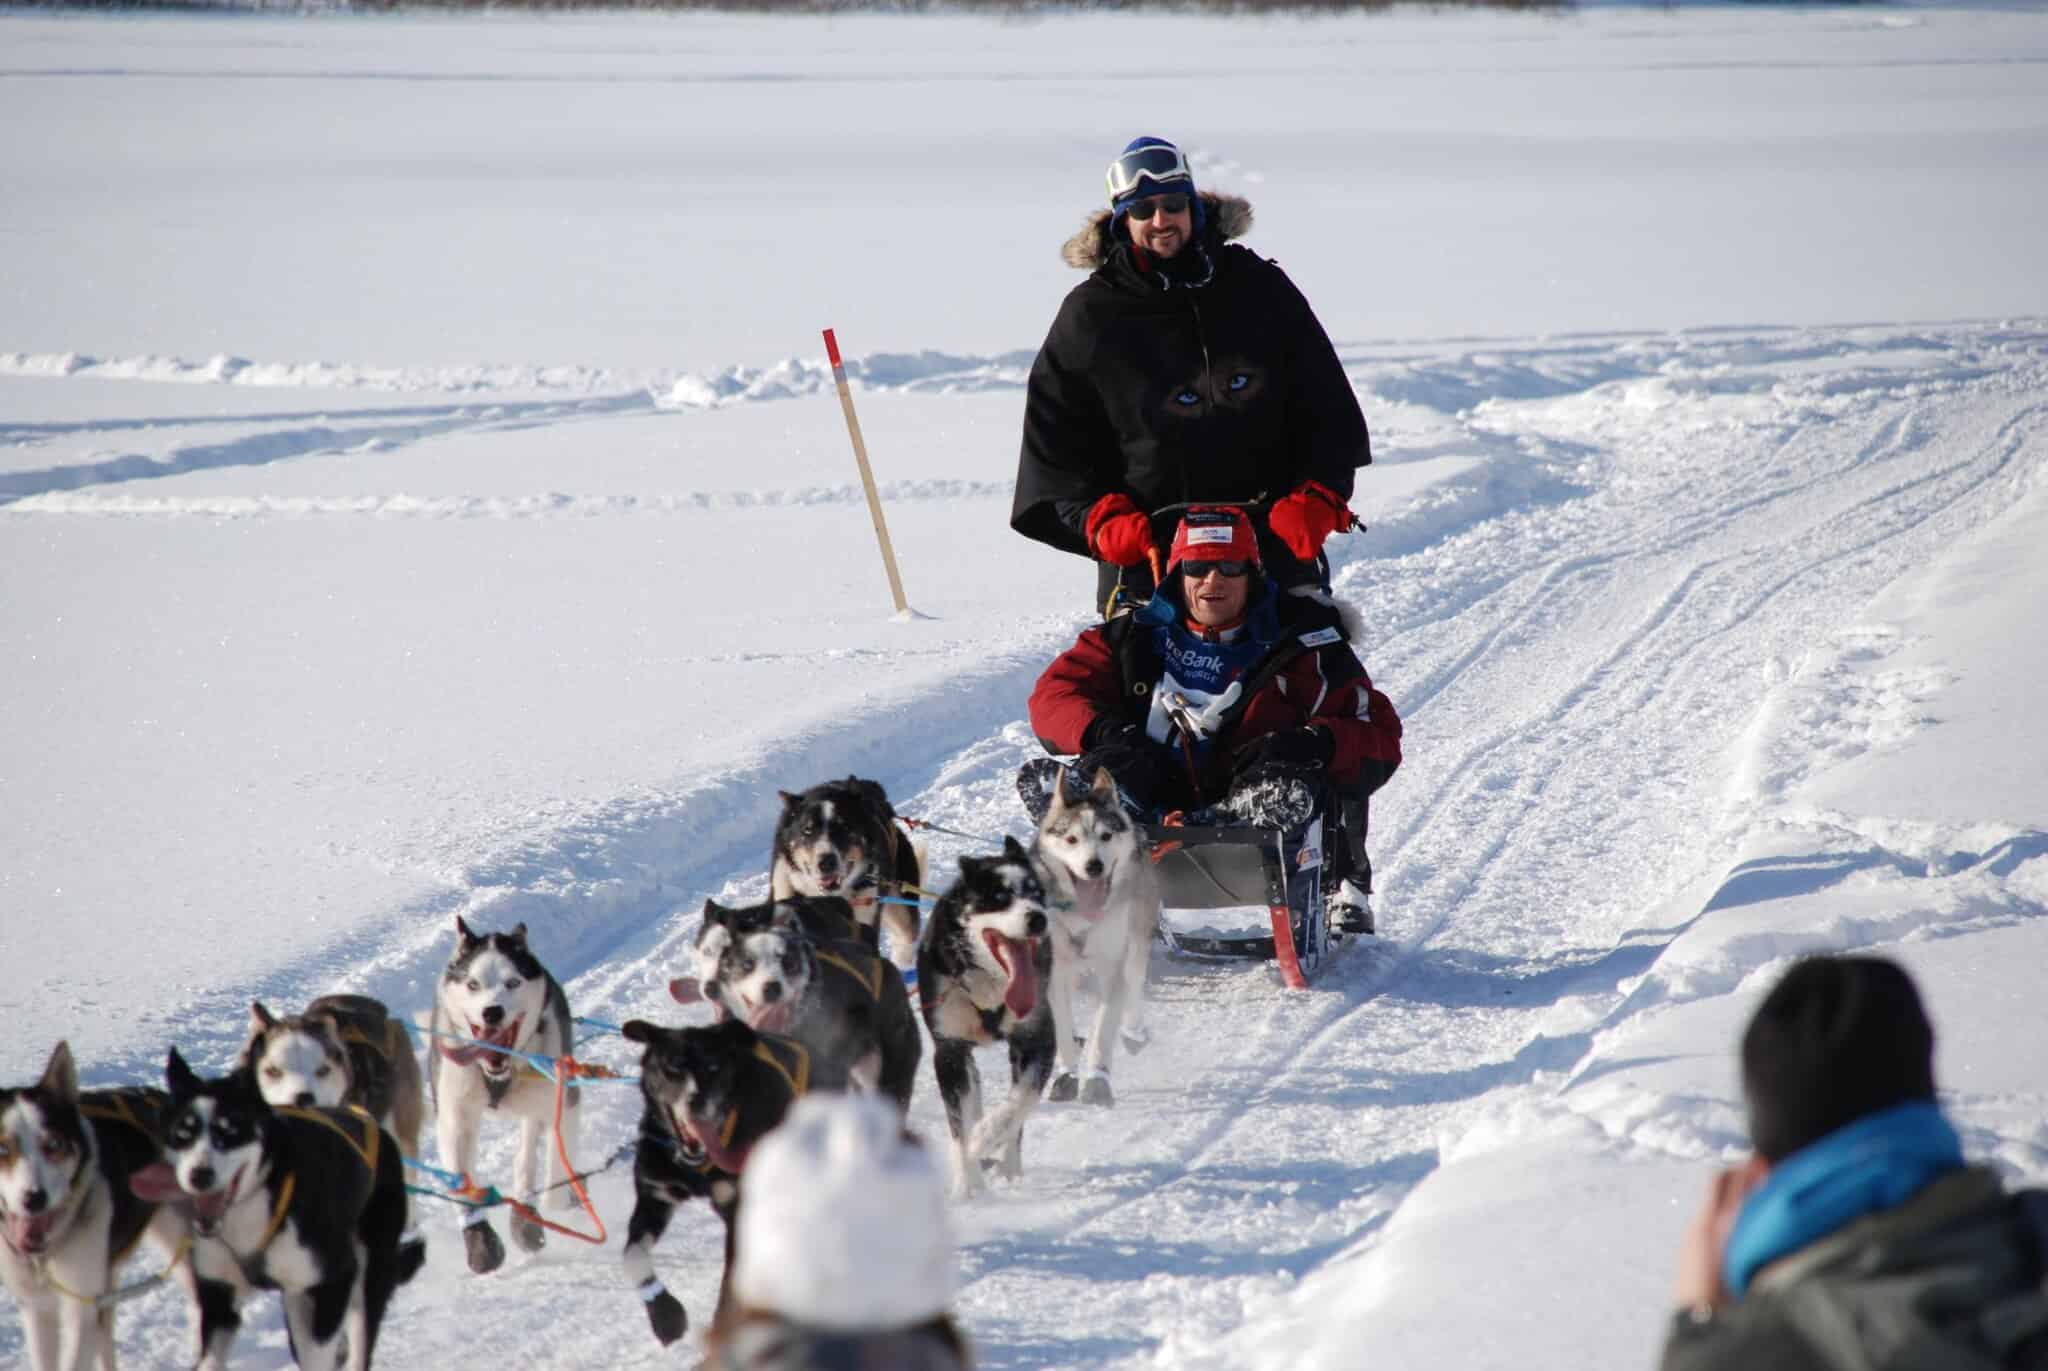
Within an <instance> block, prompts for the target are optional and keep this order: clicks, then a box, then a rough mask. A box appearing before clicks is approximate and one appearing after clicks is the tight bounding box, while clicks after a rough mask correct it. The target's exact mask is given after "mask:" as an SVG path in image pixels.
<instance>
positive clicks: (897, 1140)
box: [732, 1095, 956, 1332]
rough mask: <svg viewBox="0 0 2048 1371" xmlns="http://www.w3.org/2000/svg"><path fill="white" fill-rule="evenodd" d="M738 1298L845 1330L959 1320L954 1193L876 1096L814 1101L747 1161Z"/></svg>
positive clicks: (736, 1262)
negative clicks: (951, 1209)
mask: <svg viewBox="0 0 2048 1371" xmlns="http://www.w3.org/2000/svg"><path fill="white" fill-rule="evenodd" d="M734 1244H735V1249H736V1250H735V1252H734V1256H733V1277H732V1279H733V1294H734V1296H735V1297H736V1298H737V1299H738V1300H739V1302H740V1303H741V1304H743V1305H746V1306H748V1307H750V1308H754V1309H761V1310H765V1311H767V1312H770V1313H774V1314H778V1315H780V1316H782V1317H783V1318H785V1319H789V1320H791V1321H793V1322H796V1323H802V1324H808V1325H810V1326H812V1327H815V1328H822V1329H830V1330H832V1331H835V1332H866V1331H869V1330H873V1329H883V1328H903V1327H908V1326H910V1325H913V1324H919V1323H923V1322H925V1321H926V1320H928V1319H934V1318H937V1317H939V1316H940V1315H943V1314H945V1313H947V1312H949V1311H950V1310H951V1308H952V1304H953V1288H954V1282H955V1277H956V1270H955V1266H956V1263H955V1257H954V1244H953V1225H952V1220H951V1219H950V1217H949V1216H948V1214H947V1212H946V1191H945V1183H944V1182H943V1181H942V1180H941V1179H940V1176H939V1172H938V1168H937V1166H936V1165H934V1163H933V1161H932V1159H931V1157H930V1155H929V1154H927V1153H926V1151H925V1149H924V1148H923V1147H921V1146H919V1145H918V1144H917V1143H915V1142H912V1141H909V1140H906V1139H905V1138H904V1136H903V1125H902V1122H901V1120H900V1118H899V1116H898V1115H897V1112H896V1110H895V1108H894V1107H893V1106H891V1105H890V1104H888V1103H887V1102H885V1101H883V1100H881V1099H879V1098H876V1097H874V1096H869V1095H807V1096H805V1097H804V1098H802V1099H800V1100H798V1101H797V1102H796V1104H795V1105H794V1106H792V1107H791V1109H790V1111H789V1115H788V1117H787V1118H785V1119H784V1120H783V1121H782V1124H781V1126H780V1127H778V1128H776V1129H775V1131H774V1132H772V1133H770V1134H769V1135H768V1136H767V1137H765V1138H763V1139H762V1140H761V1142H760V1143H759V1145H757V1146H756V1147H755V1148H754V1150H753V1152H752V1153H751V1154H749V1156H748V1158H747V1169H746V1171H745V1173H744V1174H743V1175H742V1176H741V1178H740V1212H739V1232H738V1233H737V1234H736V1235H735V1238H734Z"/></svg>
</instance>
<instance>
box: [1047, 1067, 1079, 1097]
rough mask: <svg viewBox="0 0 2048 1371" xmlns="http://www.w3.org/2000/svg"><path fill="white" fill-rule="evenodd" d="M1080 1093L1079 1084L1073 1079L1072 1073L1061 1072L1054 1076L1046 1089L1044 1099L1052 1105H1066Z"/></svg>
mask: <svg viewBox="0 0 2048 1371" xmlns="http://www.w3.org/2000/svg"><path fill="white" fill-rule="evenodd" d="M1080 1093H1081V1082H1080V1081H1079V1080H1078V1079H1077V1078H1076V1077H1075V1075H1074V1073H1073V1072H1071V1071H1062V1072H1060V1074H1059V1075H1057V1076H1054V1077H1053V1078H1052V1084H1051V1085H1049V1086H1047V1087H1046V1090H1045V1098H1046V1099H1048V1100H1050V1101H1052V1102H1053V1103H1054V1104H1066V1103H1068V1102H1070V1101H1071V1100H1072V1099H1073V1098H1074V1097H1075V1096H1076V1095H1078V1094H1080Z"/></svg>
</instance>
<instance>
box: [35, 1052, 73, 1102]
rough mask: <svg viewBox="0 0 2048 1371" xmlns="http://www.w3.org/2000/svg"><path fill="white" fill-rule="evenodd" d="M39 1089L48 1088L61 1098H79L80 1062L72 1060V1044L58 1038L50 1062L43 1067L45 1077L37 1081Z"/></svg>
mask: <svg viewBox="0 0 2048 1371" xmlns="http://www.w3.org/2000/svg"><path fill="white" fill-rule="evenodd" d="M36 1088H37V1089H38V1090H47V1091H49V1092H50V1093H51V1094H52V1095H55V1096H56V1097H57V1098H58V1099H60V1100H75V1099H77V1098H78V1063H76V1062H74V1061H72V1060H71V1044H70V1042H69V1041H67V1040H65V1039H62V1038H60V1039H58V1040H57V1045H56V1046H55V1047H53V1048H51V1049H50V1064H49V1065H48V1066H46V1067H44V1068H43V1078H42V1079H41V1080H39V1081H37V1082H36Z"/></svg>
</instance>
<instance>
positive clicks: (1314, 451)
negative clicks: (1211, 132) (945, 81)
mask: <svg viewBox="0 0 2048 1371" xmlns="http://www.w3.org/2000/svg"><path fill="white" fill-rule="evenodd" d="M1109 192H1110V208H1109V209H1107V210H1098V211H1096V212H1095V213H1094V214H1092V215H1091V216H1090V217H1089V219H1088V222H1087V223H1086V224H1085V225H1084V226H1083V227H1082V229H1081V231H1080V232H1079V233H1078V234H1076V235H1075V236H1074V237H1073V238H1071V239H1069V240H1068V242H1067V244H1066V247H1065V249H1064V253H1063V255H1064V256H1065V259H1066V261H1067V262H1068V264H1069V265H1071V266H1075V267H1079V268H1083V269H1091V268H1092V270H1091V272H1090V275H1089V277H1088V279H1087V280H1086V281H1083V282H1082V283H1081V284H1080V285H1078V286H1076V287H1075V288H1074V289H1073V290H1072V291H1070V292H1069V293H1068V295H1067V298H1066V300H1065V302H1064V303H1062V305H1061V306H1060V312H1059V315H1058V317H1057V318H1055V319H1054V320H1053V325H1052V329H1051V331H1050V332H1049V333H1048V334H1047V335H1046V339H1045V344H1044V346H1042V347H1041V348H1040V349H1039V352H1038V357H1037V360H1036V361H1034V362H1033V363H1032V367H1031V380H1030V386H1029V389H1028V391H1027V393H1026V396H1025V408H1024V442H1023V452H1022V455H1021V457H1020V459H1019V462H1018V469H1017V493H1016V501H1015V504H1014V506H1013V508H1012V509H1011V512H1010V526H1011V527H1012V528H1014V529H1016V530H1017V531H1018V532H1019V533H1022V534H1023V535H1024V536H1025V537H1027V538H1035V539H1037V540H1038V541H1039V542H1042V543H1046V544H1049V545H1050V546H1052V547H1056V548H1060V549H1061V550H1063V551H1067V552H1074V553H1078V554H1081V555H1083V556H1089V557H1093V558H1095V559H1096V560H1097V561H1098V562H1099V563H1101V569H1100V575H1099V578H1098V579H1099V589H1100V592H1101V593H1100V594H1099V595H1098V598H1097V603H1098V605H1100V606H1101V607H1102V608H1103V610H1104V612H1105V613H1108V612H1110V611H1111V610H1112V609H1116V608H1121V607H1122V606H1123V604H1124V603H1127V602H1129V601H1131V600H1142V599H1144V598H1146V596H1147V595H1149V593H1150V590H1151V585H1152V576H1153V567H1152V565H1151V564H1152V562H1153V561H1154V559H1155V557H1156V556H1157V554H1159V553H1160V552H1163V550H1164V549H1161V548H1159V547H1158V546H1157V545H1156V543H1155V541H1154V537H1153V534H1152V531H1151V525H1150V521H1149V519H1148V518H1147V517H1146V516H1147V515H1150V514H1151V513H1153V512H1154V511H1156V510H1158V509H1160V508H1161V507H1163V506H1166V505H1173V504H1182V503H1187V502H1191V501H1236V502H1247V501H1254V500H1261V499H1263V500H1265V501H1267V502H1270V509H1269V511H1268V513H1267V517H1266V527H1265V528H1264V529H1262V530H1261V531H1260V534H1261V544H1262V553H1263V555H1264V558H1265V560H1266V563H1267V565H1268V566H1269V567H1271V568H1272V569H1273V571H1274V573H1275V575H1276V576H1277V577H1278V578H1279V579H1280V580H1281V581H1282V582H1283V583H1297V582H1300V581H1305V580H1324V579H1326V577H1327V570H1326V568H1325V567H1323V566H1321V565H1318V562H1319V558H1320V553H1321V550H1322V544H1323V540H1324V539H1325V538H1327V537H1328V536H1329V535H1330V534H1331V533H1333V532H1336V531H1339V530H1342V529H1348V528H1350V527H1351V523H1352V520H1351V514H1350V511H1349V509H1348V508H1347V507H1346V506H1347V503H1348V501H1349V500H1350V498H1351V486H1352V473H1353V472H1354V471H1355V470H1356V469H1357V468H1358V467H1361V466H1364V465H1366V464H1367V463H1369V462H1370V461H1371V460H1372V449H1371V445H1370V442H1369V440H1368V438H1367V435H1366V428H1365V416H1364V415H1363V414H1362V413H1361V412H1360V411H1359V408H1358V398H1357V396H1356V394H1355V393H1354V392H1353V391H1352V388H1351V382H1350V380H1349V379H1348V378H1347V377H1346V376H1345V374H1344V368H1343V366H1342V364H1341V363H1340V362H1339V361H1338V360H1337V353H1336V350H1335V349H1334V348H1333V347H1331V345H1330V339H1329V336H1328V335H1327V334H1326V333H1324V332H1323V327H1322V325H1321V324H1320V323H1319V322H1317V320H1316V316H1315V313H1314V311H1312V310H1311V309H1310V308H1309V304H1308V301H1307V300H1306V299H1305V298H1303V296H1302V294H1301V292H1300V291H1299V290H1297V289H1296V288H1295V286H1294V283H1293V282H1292V281H1290V280H1288V279H1287V276H1286V274H1285V273H1284V272H1282V271H1281V270H1280V268H1279V267H1278V266H1276V265H1275V264H1274V263H1273V262H1271V261H1269V260H1268V259H1266V258H1264V257H1261V256H1259V255H1258V254H1257V253H1255V252H1253V251H1251V250H1250V249H1249V248H1245V247H1242V246H1240V245H1238V244H1236V243H1233V242H1231V241H1230V240H1231V239H1233V238H1237V237H1239V236H1241V235H1242V234H1244V233H1245V232H1246V231H1248V230H1249V229H1250V227H1251V219H1252V212H1251V206H1250V205H1249V204H1248V203H1247V202H1245V201H1244V200H1242V199H1240V198H1238V197H1236V196H1228V195H1218V194H1215V193H1213V192H1197V191H1196V189H1195V183H1194V177H1193V175H1192V173H1191V172H1190V171H1189V168H1188V165H1187V161H1186V159H1185V158H1184V157H1183V156H1182V155H1181V152H1180V150H1179V149H1178V148H1176V147H1174V146H1173V145H1172V144H1171V143H1167V142H1165V141H1163V140H1161V139H1157V138H1139V139H1136V140H1134V141H1133V142H1132V143H1131V144H1130V146H1129V147H1127V148H1126V149H1125V150H1124V152H1123V154H1122V155H1121V156H1120V157H1118V159H1117V160H1116V161H1115V162H1114V163H1112V164H1111V165H1110V170H1109ZM1113 596H1114V597H1115V599H1112V597H1113Z"/></svg>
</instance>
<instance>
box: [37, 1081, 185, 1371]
mask: <svg viewBox="0 0 2048 1371" xmlns="http://www.w3.org/2000/svg"><path fill="white" fill-rule="evenodd" d="M164 1105H165V1097H164V1094H163V1092H162V1091H159V1090H95V1091H90V1092H87V1093H84V1094H81V1093H80V1092H79V1089H78V1068H77V1066H76V1065H75V1064H74V1063H73V1062H72V1060H71V1046H70V1044H69V1043H62V1042H60V1043H58V1044H57V1046H56V1049H55V1050H54V1051H52V1052H51V1053H50V1061H49V1064H48V1065H47V1066H45V1067H44V1068H43V1075H42V1079H40V1080H38V1081H37V1082H36V1083H35V1084H34V1085H30V1086H23V1087H21V1088H19V1089H12V1090H7V1089H0V1276H4V1277H5V1278H6V1283H7V1288H8V1289H10V1290H12V1291H13V1292H14V1297H15V1299H17V1300H19V1301H20V1302H21V1317H22V1323H23V1326H24V1328H25V1331H26V1332H27V1334H28V1359H29V1364H30V1365H31V1366H33V1367H34V1368H35V1371H57V1368H58V1367H76V1368H80V1371H83V1368H85V1367H88V1366H101V1367H107V1368H112V1366H113V1365H114V1306H113V1305H112V1304H108V1305H107V1306H106V1307H104V1308H102V1307H100V1305H99V1304H98V1300H99V1298H100V1297H101V1296H102V1295H106V1294H108V1293H110V1292H112V1290H113V1289H114V1276H115V1273H116V1272H117V1271H118V1270H119V1268H120V1266H121V1263H122V1262H123V1261H125V1260H126V1259H127V1257H128V1255H129V1254H130V1253H131V1252H133V1251H134V1250H135V1247H136V1244H137V1243H139V1242H140V1241H141V1240H142V1238H143V1236H144V1235H145V1234H146V1235H148V1237H149V1238H150V1240H151V1242H152V1243H153V1244H154V1245H155V1246H156V1247H158V1248H160V1249H161V1250H162V1252H163V1255H164V1259H165V1260H166V1261H167V1262H168V1261H173V1260H175V1259H176V1254H177V1251H178V1248H179V1247H180V1245H181V1243H182V1241H183V1239H184V1236H185V1231H186V1229H185V1220H184V1216H183V1215H181V1214H179V1213H178V1212H177V1211H176V1210H173V1209H170V1208H166V1207H164V1206H162V1205H160V1204H159V1203H158V1202H157V1201H155V1200H146V1199H143V1198H142V1197H141V1196H139V1195H136V1194H135V1193H134V1192H133V1191H131V1190H130V1189H129V1186H128V1178H129V1177H130V1176H132V1175H134V1174H135V1173H136V1172H137V1171H140V1170H142V1169H143V1168H145V1167H147V1166H150V1165H152V1164H153V1163H155V1162H156V1161H157V1158H158V1155H159V1153H160V1152H161V1151H162V1148H163V1141H162V1132H163V1122H164V1118H163V1113H164ZM179 1279H180V1280H181V1281H184V1282H185V1283H186V1285H187V1288H188V1289H189V1288H190V1277H189V1276H188V1275H187V1274H185V1273H184V1272H183V1271H182V1269H181V1270H180V1273H179Z"/></svg>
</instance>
